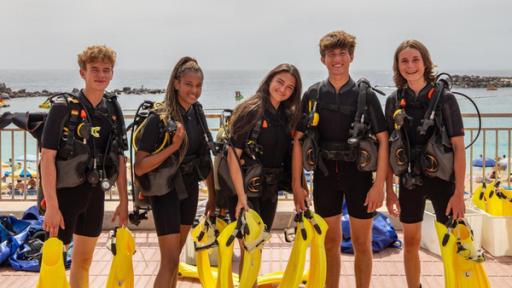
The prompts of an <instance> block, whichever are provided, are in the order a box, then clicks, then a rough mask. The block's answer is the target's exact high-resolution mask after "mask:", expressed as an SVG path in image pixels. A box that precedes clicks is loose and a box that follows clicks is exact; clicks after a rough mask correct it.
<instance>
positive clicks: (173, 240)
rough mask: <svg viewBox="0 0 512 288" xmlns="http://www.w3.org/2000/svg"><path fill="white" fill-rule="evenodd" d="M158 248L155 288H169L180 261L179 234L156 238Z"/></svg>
mask: <svg viewBox="0 0 512 288" xmlns="http://www.w3.org/2000/svg"><path fill="white" fill-rule="evenodd" d="M158 245H159V246H160V269H159V270H158V274H157V275H156V279H155V283H154V285H153V287H155V288H169V287H175V286H171V284H172V283H173V279H174V278H175V277H174V275H175V274H176V273H177V272H178V265H179V261H180V251H179V249H178V248H179V247H180V234H178V233H176V234H169V235H164V236H159V237H158Z"/></svg>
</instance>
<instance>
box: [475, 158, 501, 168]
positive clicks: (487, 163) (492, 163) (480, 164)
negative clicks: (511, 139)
mask: <svg viewBox="0 0 512 288" xmlns="http://www.w3.org/2000/svg"><path fill="white" fill-rule="evenodd" d="M471 164H472V165H473V167H484V166H485V167H494V166H495V165H496V161H495V160H494V159H492V158H485V163H484V161H483V159H482V158H476V159H473V162H471Z"/></svg>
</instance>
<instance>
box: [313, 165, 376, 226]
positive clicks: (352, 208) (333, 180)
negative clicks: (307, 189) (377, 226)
mask: <svg viewBox="0 0 512 288" xmlns="http://www.w3.org/2000/svg"><path fill="white" fill-rule="evenodd" d="M323 161H324V163H325V166H326V168H327V170H328V174H327V176H326V175H324V173H323V172H322V171H321V170H320V169H318V168H317V169H316V170H315V174H314V178H313V200H314V206H315V212H316V213H317V214H318V215H320V216H322V217H331V216H336V215H340V214H341V210H342V206H343V199H345V201H347V208H348V214H349V215H350V216H351V217H354V218H358V219H370V218H372V217H373V216H374V213H373V212H372V213H368V210H367V207H366V206H364V202H365V200H366V195H367V194H368V191H369V190H370V188H371V187H372V185H373V184H372V182H373V180H372V173H371V172H360V171H359V170H357V167H356V164H355V162H345V161H336V160H323Z"/></svg>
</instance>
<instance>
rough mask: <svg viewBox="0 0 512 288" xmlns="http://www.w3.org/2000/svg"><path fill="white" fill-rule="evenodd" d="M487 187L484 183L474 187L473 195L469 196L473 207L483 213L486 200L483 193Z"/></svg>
mask: <svg viewBox="0 0 512 288" xmlns="http://www.w3.org/2000/svg"><path fill="white" fill-rule="evenodd" d="M487 186H488V185H486V184H485V182H483V183H482V184H480V185H478V186H477V187H476V189H475V191H473V195H472V196H471V200H472V201H473V205H475V207H477V208H478V209H480V210H483V211H485V201H486V199H487V198H486V197H485V191H486V189H487Z"/></svg>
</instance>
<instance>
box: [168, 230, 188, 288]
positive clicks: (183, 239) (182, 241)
mask: <svg viewBox="0 0 512 288" xmlns="http://www.w3.org/2000/svg"><path fill="white" fill-rule="evenodd" d="M191 227H192V226H190V225H181V226H180V234H179V236H180V243H179V245H180V246H179V248H180V249H179V251H178V262H177V264H176V269H175V272H174V274H173V275H172V277H173V278H172V285H171V287H176V286H177V283H178V267H179V265H180V254H181V251H182V250H183V247H184V246H185V243H186V242H187V236H188V232H189V231H190V228H191Z"/></svg>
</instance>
